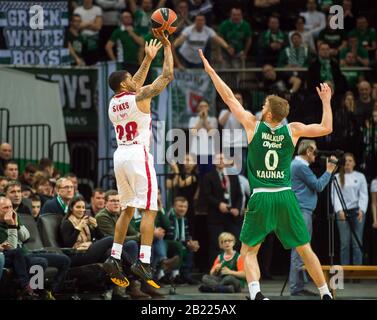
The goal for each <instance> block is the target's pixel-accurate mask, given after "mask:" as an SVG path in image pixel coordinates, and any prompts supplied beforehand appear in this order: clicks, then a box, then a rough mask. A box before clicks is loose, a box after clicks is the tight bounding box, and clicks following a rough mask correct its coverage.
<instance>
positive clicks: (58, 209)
mask: <svg viewBox="0 0 377 320" xmlns="http://www.w3.org/2000/svg"><path fill="white" fill-rule="evenodd" d="M56 193H57V194H56V196H55V197H54V198H52V199H50V200H47V201H46V202H45V204H44V205H43V206H42V209H41V214H45V213H55V214H61V215H63V216H64V215H66V213H67V212H68V204H69V202H70V201H71V199H72V198H73V196H74V187H73V183H72V181H71V180H68V179H67V178H60V179H59V180H58V181H56Z"/></svg>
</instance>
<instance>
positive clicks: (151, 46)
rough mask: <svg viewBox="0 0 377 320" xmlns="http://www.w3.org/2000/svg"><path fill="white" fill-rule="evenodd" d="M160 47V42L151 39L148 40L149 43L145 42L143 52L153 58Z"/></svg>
mask: <svg viewBox="0 0 377 320" xmlns="http://www.w3.org/2000/svg"><path fill="white" fill-rule="evenodd" d="M161 47H162V43H161V42H160V41H158V40H157V39H152V40H150V41H149V43H148V42H145V54H146V55H147V56H148V57H149V58H151V59H152V60H153V59H154V58H155V57H156V54H157V52H158V50H160V49H161Z"/></svg>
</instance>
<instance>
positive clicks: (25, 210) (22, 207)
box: [16, 200, 31, 214]
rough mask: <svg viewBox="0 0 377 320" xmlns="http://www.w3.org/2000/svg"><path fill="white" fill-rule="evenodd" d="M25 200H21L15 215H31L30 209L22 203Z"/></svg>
mask: <svg viewBox="0 0 377 320" xmlns="http://www.w3.org/2000/svg"><path fill="white" fill-rule="evenodd" d="M24 201H25V200H22V202H21V203H20V205H19V206H18V208H17V210H16V211H17V213H26V214H31V210H30V208H29V207H28V206H27V205H26V204H25V203H24Z"/></svg>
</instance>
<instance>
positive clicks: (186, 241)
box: [165, 197, 199, 284]
mask: <svg viewBox="0 0 377 320" xmlns="http://www.w3.org/2000/svg"><path fill="white" fill-rule="evenodd" d="M187 210H188V203H187V200H186V199H185V198H183V197H175V198H174V205H173V207H172V208H171V209H170V211H169V213H168V217H169V220H170V225H169V229H168V230H167V231H166V236H165V238H166V242H167V244H168V247H175V249H176V251H177V252H179V258H180V261H181V266H180V269H179V270H177V269H176V270H173V272H172V277H173V278H174V279H175V280H174V281H175V282H176V283H188V284H198V281H196V280H195V279H193V278H192V276H191V272H192V266H193V260H194V257H193V255H194V253H195V252H197V251H198V250H199V242H198V241H196V240H193V239H192V237H191V235H190V231H189V227H188V224H187V220H186V218H185V215H186V213H187Z"/></svg>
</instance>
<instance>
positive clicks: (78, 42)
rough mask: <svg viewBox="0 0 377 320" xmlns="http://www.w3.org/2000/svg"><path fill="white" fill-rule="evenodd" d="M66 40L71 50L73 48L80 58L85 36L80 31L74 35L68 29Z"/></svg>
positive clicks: (83, 48)
mask: <svg viewBox="0 0 377 320" xmlns="http://www.w3.org/2000/svg"><path fill="white" fill-rule="evenodd" d="M67 42H70V43H71V45H72V48H73V50H75V52H76V54H77V55H78V56H79V57H80V58H82V56H83V52H84V50H85V38H84V37H83V36H82V35H81V34H80V33H79V34H78V35H77V36H76V35H74V34H73V33H72V32H71V31H69V30H68V31H67Z"/></svg>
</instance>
